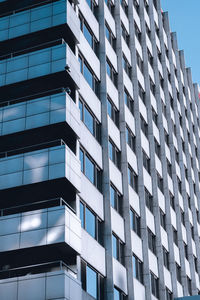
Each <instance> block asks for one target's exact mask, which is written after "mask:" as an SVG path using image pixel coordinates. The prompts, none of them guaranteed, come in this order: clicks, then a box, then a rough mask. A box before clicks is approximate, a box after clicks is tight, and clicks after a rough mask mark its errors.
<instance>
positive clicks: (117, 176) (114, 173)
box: [109, 159, 123, 194]
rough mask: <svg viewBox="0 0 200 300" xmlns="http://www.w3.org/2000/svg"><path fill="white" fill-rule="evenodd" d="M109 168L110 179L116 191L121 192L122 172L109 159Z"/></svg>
mask: <svg viewBox="0 0 200 300" xmlns="http://www.w3.org/2000/svg"><path fill="white" fill-rule="evenodd" d="M109 168H110V180H111V181H112V183H113V184H114V185H115V186H116V188H117V189H118V191H119V192H120V193H121V194H123V190H122V173H121V172H120V170H119V169H118V168H117V167H116V166H115V164H114V163H113V162H112V161H111V160H110V159H109Z"/></svg>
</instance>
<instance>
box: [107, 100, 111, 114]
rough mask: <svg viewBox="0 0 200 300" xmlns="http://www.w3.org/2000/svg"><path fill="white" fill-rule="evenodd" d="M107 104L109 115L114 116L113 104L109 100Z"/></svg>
mask: <svg viewBox="0 0 200 300" xmlns="http://www.w3.org/2000/svg"><path fill="white" fill-rule="evenodd" d="M107 105H108V115H109V116H110V118H112V105H111V103H110V101H109V100H108V101H107Z"/></svg>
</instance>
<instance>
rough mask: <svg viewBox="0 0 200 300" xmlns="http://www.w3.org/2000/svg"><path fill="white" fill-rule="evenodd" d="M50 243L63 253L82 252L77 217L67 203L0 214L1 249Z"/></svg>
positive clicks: (79, 225)
mask: <svg viewBox="0 0 200 300" xmlns="http://www.w3.org/2000/svg"><path fill="white" fill-rule="evenodd" d="M63 203H64V202H63ZM52 244H59V245H61V244H62V245H63V246H62V249H64V251H65V253H66V255H67V253H74V254H75V253H76V254H77V253H78V254H80V253H81V224H80V219H79V218H78V217H77V216H76V214H75V213H74V212H73V211H72V210H71V209H70V208H69V207H67V206H66V205H62V206H57V207H50V208H45V209H39V210H34V211H29V212H23V213H18V214H12V215H7V216H3V217H0V252H1V253H2V252H7V251H12V250H19V249H24V248H31V247H39V246H49V245H52ZM47 249H48V248H47ZM47 252H48V253H50V250H49V251H48V250H47ZM57 252H58V251H57ZM35 253H36V252H35ZM0 276H1V273H0ZM0 278H1V277H0Z"/></svg>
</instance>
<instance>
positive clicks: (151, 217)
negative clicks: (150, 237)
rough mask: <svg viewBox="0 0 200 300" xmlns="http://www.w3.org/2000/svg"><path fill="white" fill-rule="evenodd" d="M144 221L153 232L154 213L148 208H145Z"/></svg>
mask: <svg viewBox="0 0 200 300" xmlns="http://www.w3.org/2000/svg"><path fill="white" fill-rule="evenodd" d="M146 222H147V226H148V227H149V229H150V230H151V231H152V232H153V233H154V234H155V222H154V215H153V214H152V213H151V212H150V210H149V209H148V208H146Z"/></svg>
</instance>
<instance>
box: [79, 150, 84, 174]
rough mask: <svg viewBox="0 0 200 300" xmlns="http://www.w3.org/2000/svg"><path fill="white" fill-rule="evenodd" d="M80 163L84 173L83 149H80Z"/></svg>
mask: <svg viewBox="0 0 200 300" xmlns="http://www.w3.org/2000/svg"><path fill="white" fill-rule="evenodd" d="M80 161H81V171H82V172H84V154H83V151H82V150H81V149H80Z"/></svg>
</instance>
